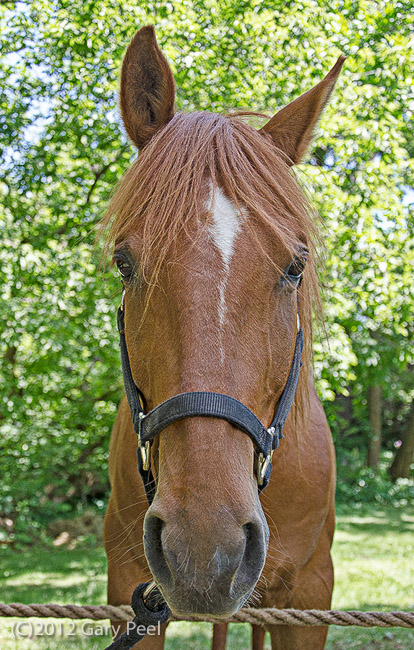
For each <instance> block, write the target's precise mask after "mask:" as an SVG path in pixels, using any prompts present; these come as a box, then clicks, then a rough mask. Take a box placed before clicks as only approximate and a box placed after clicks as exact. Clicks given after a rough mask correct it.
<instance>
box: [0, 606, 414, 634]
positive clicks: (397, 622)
mask: <svg viewBox="0 0 414 650" xmlns="http://www.w3.org/2000/svg"><path fill="white" fill-rule="evenodd" d="M0 616H6V617H8V616H14V617H20V618H27V617H31V616H34V617H40V618H71V619H82V618H89V619H92V620H94V621H100V620H103V619H107V618H110V619H112V620H114V621H130V620H131V618H132V617H133V616H134V612H133V611H132V609H131V607H130V606H129V605H121V606H119V607H115V606H113V605H102V606H96V605H57V604H54V603H49V604H47V605H41V604H32V605H23V604H22V603H10V604H9V605H6V604H5V603H0ZM171 620H184V619H178V618H174V617H173V618H171ZM185 620H186V621H205V622H208V623H223V621H222V620H219V619H215V618H204V617H196V616H194V617H188V618H186V619H185ZM226 622H228V623H253V624H255V625H262V626H263V627H268V626H271V625H342V626H350V625H354V626H358V627H408V628H414V612H359V611H339V610H335V609H330V610H319V609H303V610H302V609H273V608H267V609H255V608H253V607H246V608H245V609H242V610H240V612H237V614H234V616H232V617H231V618H229V619H228V620H227V621H226Z"/></svg>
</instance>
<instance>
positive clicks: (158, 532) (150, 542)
mask: <svg viewBox="0 0 414 650" xmlns="http://www.w3.org/2000/svg"><path fill="white" fill-rule="evenodd" d="M164 526H165V522H164V521H163V520H162V519H160V517H157V515H155V514H152V513H151V512H148V513H147V515H146V517H145V522H144V549H145V555H146V556H147V560H148V563H149V566H150V568H151V571H152V573H153V574H154V575H156V577H157V579H158V581H159V582H161V583H162V584H163V585H165V586H166V587H168V586H171V585H172V583H173V577H172V574H171V571H170V568H169V566H168V564H167V561H166V559H165V554H164V551H163V548H162V532H163V528H164Z"/></svg>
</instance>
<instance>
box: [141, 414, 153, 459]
mask: <svg viewBox="0 0 414 650" xmlns="http://www.w3.org/2000/svg"><path fill="white" fill-rule="evenodd" d="M138 418H139V423H140V426H139V430H141V424H142V420H143V419H144V418H145V414H144V413H142V412H141V413H138ZM138 448H139V451H140V453H141V458H142V469H143V470H144V472H148V470H149V468H150V463H151V443H150V441H149V440H147V441H146V442H144V444H142V442H141V433H138Z"/></svg>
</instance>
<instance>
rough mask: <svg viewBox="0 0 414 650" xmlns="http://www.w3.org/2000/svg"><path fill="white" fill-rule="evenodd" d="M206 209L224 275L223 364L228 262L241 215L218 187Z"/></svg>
mask: <svg viewBox="0 0 414 650" xmlns="http://www.w3.org/2000/svg"><path fill="white" fill-rule="evenodd" d="M208 209H209V211H210V212H211V213H212V215H213V224H212V225H211V226H210V228H209V232H210V234H211V235H212V237H213V240H214V243H215V245H216V246H217V248H218V250H219V252H220V255H221V258H222V260H223V266H224V274H223V277H222V279H221V280H220V284H219V296H220V299H219V305H218V317H219V334H220V341H219V343H220V357H221V363H222V364H223V363H224V357H225V355H224V349H223V340H222V338H223V326H224V321H225V317H226V312H227V306H226V287H227V281H228V279H229V273H230V262H231V258H232V256H233V252H234V242H235V241H236V238H237V236H238V234H239V231H240V229H241V215H240V212H239V211H238V210H237V208H236V206H235V205H234V203H232V201H230V200H229V199H228V198H227V197H226V196H225V195H224V194H223V192H222V190H221V189H220V188H219V187H215V188H213V187H211V189H210V198H209V201H208Z"/></svg>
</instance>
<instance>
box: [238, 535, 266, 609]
mask: <svg viewBox="0 0 414 650" xmlns="http://www.w3.org/2000/svg"><path fill="white" fill-rule="evenodd" d="M243 530H244V534H245V546H244V553H243V556H242V558H241V562H240V564H239V568H238V570H237V573H236V574H235V576H234V578H233V580H232V583H231V587H230V595H231V596H232V597H233V598H240V596H241V595H242V594H244V593H246V592H249V591H251V587H252V581H254V582H256V581H257V579H258V577H259V575H260V573H261V571H262V569H263V566H264V562H265V559H266V552H267V542H266V536H265V532H264V530H263V526H262V525H260V524H259V523H256V522H249V523H247V524H245V525H244V526H243Z"/></svg>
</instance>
